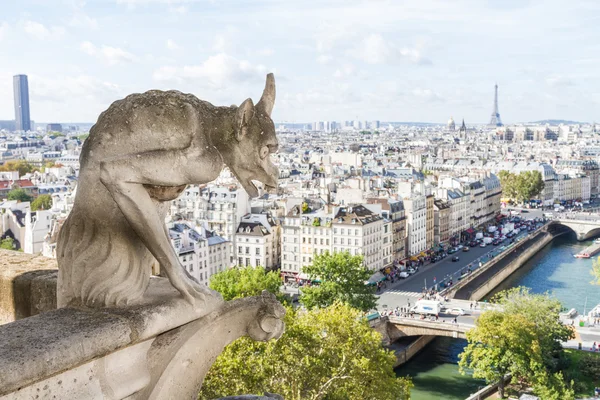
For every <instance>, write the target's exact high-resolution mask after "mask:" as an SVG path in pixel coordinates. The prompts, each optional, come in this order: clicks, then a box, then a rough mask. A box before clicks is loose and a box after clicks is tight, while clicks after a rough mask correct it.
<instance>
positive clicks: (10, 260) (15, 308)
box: [0, 249, 58, 325]
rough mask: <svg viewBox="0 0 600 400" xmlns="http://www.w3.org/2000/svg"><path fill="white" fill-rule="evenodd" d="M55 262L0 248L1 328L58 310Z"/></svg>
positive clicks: (51, 259)
mask: <svg viewBox="0 0 600 400" xmlns="http://www.w3.org/2000/svg"><path fill="white" fill-rule="evenodd" d="M57 272H58V270H57V266H56V260H55V259H53V258H47V257H43V256H39V255H31V254H24V253H21V252H18V251H11V250H3V249H0V325H1V324H5V323H8V322H12V321H16V320H18V319H21V318H26V317H30V316H33V315H37V314H40V313H42V312H46V311H50V310H55V309H56V278H57Z"/></svg>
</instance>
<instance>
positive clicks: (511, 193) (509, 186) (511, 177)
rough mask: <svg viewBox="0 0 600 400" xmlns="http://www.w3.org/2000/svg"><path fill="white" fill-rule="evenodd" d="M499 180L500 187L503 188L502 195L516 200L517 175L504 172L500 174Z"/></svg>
mask: <svg viewBox="0 0 600 400" xmlns="http://www.w3.org/2000/svg"><path fill="white" fill-rule="evenodd" d="M498 179H500V185H501V186H502V195H503V196H504V197H507V198H509V199H514V198H516V197H517V192H516V182H517V177H516V176H515V174H513V173H510V172H508V171H505V170H502V171H500V172H499V173H498Z"/></svg>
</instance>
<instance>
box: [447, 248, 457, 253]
mask: <svg viewBox="0 0 600 400" xmlns="http://www.w3.org/2000/svg"><path fill="white" fill-rule="evenodd" d="M456 252H457V250H456V249H455V248H454V247H451V248H449V249H448V254H454V253H456Z"/></svg>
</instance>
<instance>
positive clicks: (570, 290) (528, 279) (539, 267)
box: [396, 234, 600, 400]
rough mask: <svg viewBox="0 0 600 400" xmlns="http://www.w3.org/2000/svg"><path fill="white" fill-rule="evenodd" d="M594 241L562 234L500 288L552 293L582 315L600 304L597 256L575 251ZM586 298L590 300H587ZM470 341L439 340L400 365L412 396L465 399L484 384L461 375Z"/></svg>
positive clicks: (432, 399)
mask: <svg viewBox="0 0 600 400" xmlns="http://www.w3.org/2000/svg"><path fill="white" fill-rule="evenodd" d="M591 243H592V241H591V240H590V241H587V242H577V240H576V238H575V235H574V234H573V235H568V234H566V235H562V236H560V237H558V238H556V239H555V240H554V241H552V243H550V244H549V245H548V246H546V247H544V248H543V249H542V250H541V251H540V252H538V253H537V254H536V255H535V256H534V257H532V258H531V259H530V260H529V261H528V262H527V263H526V264H525V265H523V267H521V268H520V269H519V270H518V271H517V272H515V273H514V274H513V275H512V276H511V277H510V278H509V279H507V280H506V281H505V282H503V283H502V285H501V286H499V287H498V288H497V289H496V291H499V290H503V289H507V288H510V287H515V286H527V287H529V288H531V290H532V291H533V292H535V293H544V292H550V293H551V294H552V295H553V296H555V297H556V298H558V299H559V300H560V301H561V302H562V304H563V306H564V307H566V308H567V309H571V308H575V309H577V311H579V312H580V313H582V312H583V311H584V307H585V309H586V310H590V309H591V308H592V307H594V306H595V305H596V304H598V303H600V289H599V288H598V287H596V286H593V285H592V284H591V283H590V281H591V280H592V276H591V275H590V270H591V267H592V260H591V259H588V260H584V259H576V258H574V257H573V255H574V254H576V253H578V252H579V251H580V250H582V249H583V248H585V247H586V246H589V245H590V244H591ZM586 299H587V302H586ZM465 344H466V341H464V340H461V339H452V338H437V339H435V340H434V341H433V342H431V344H429V346H428V347H427V348H425V350H423V351H422V352H421V353H419V354H418V355H417V356H416V357H414V358H413V359H412V360H411V361H409V362H408V363H407V364H405V365H403V366H401V367H398V368H397V369H396V373H397V374H398V375H399V376H404V375H410V376H411V377H412V379H413V383H414V385H415V386H414V388H413V390H412V392H411V399H413V400H438V399H445V400H455V399H456V400H464V399H465V398H466V397H467V396H469V394H471V393H474V392H475V391H477V390H478V388H480V387H482V386H483V385H485V383H484V382H482V381H479V380H476V379H472V378H471V377H468V376H462V375H460V374H459V373H458V365H457V363H458V355H459V354H460V353H461V351H462V349H463V347H464V346H465Z"/></svg>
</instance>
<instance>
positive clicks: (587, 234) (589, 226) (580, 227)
mask: <svg viewBox="0 0 600 400" xmlns="http://www.w3.org/2000/svg"><path fill="white" fill-rule="evenodd" d="M560 228H562V229H566V230H569V231H571V232H574V233H575V234H576V235H577V240H579V241H583V240H587V239H590V238H593V237H595V236H600V220H597V221H596V220H577V219H558V220H554V221H552V222H550V224H549V225H548V230H549V231H550V232H553V231H554V232H556V231H557V229H560Z"/></svg>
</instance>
